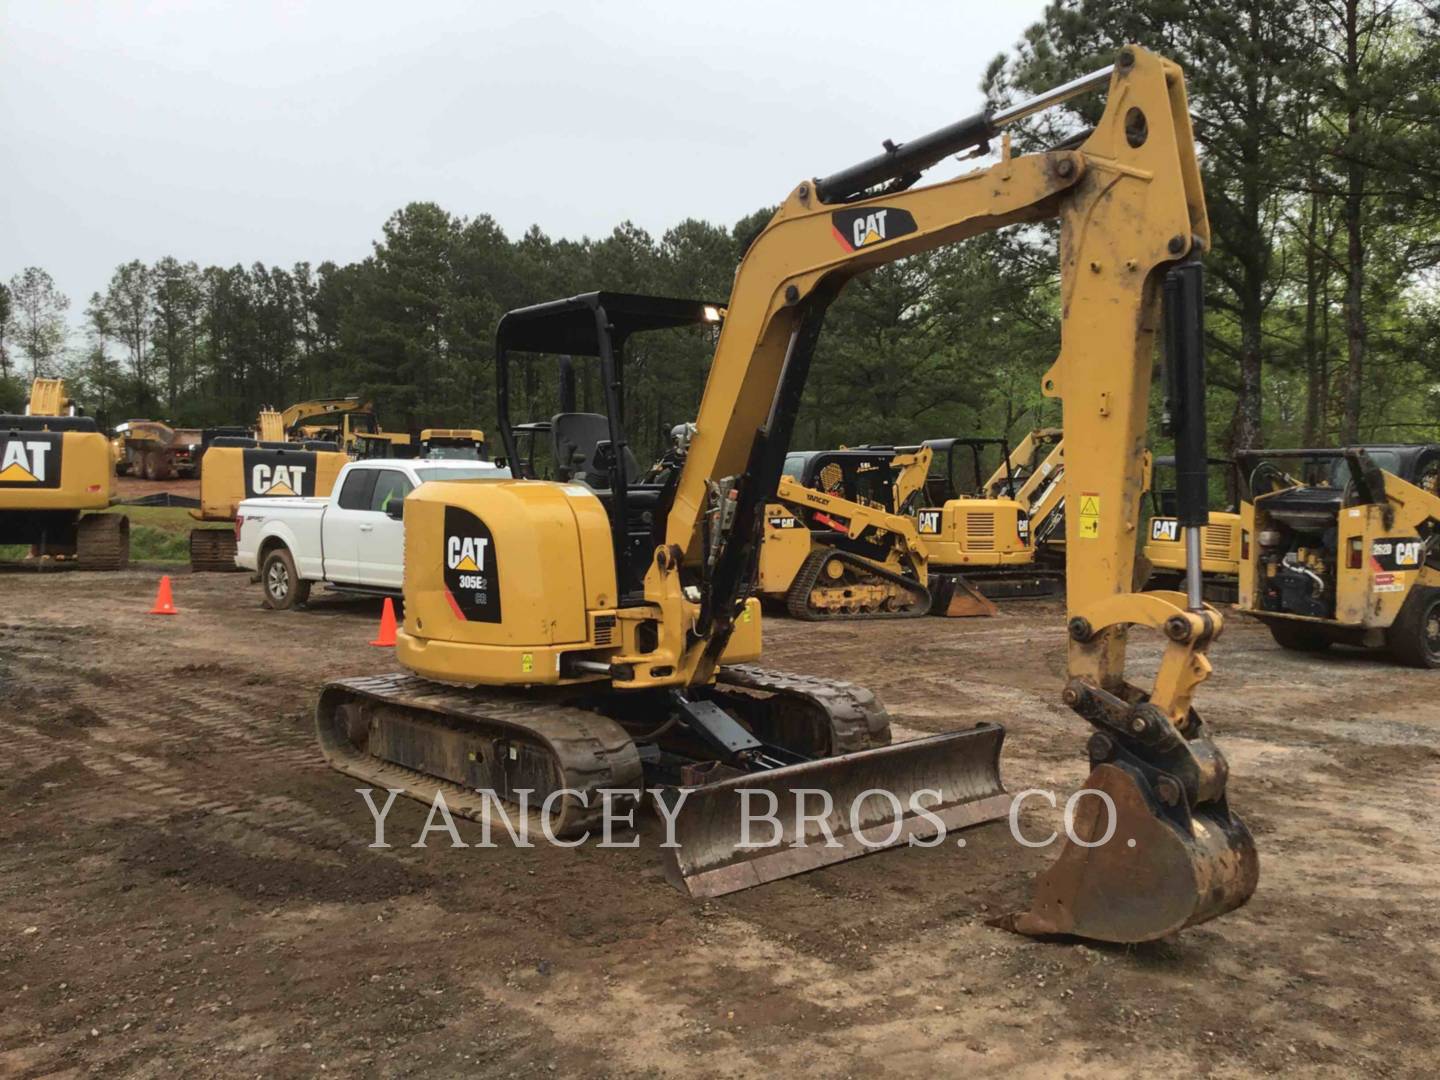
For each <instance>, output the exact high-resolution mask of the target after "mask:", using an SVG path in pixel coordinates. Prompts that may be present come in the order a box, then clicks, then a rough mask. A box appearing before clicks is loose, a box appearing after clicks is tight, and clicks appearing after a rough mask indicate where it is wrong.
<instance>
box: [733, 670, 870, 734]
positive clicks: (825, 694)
mask: <svg viewBox="0 0 1440 1080" xmlns="http://www.w3.org/2000/svg"><path fill="white" fill-rule="evenodd" d="M715 682H716V685H717V686H719V687H721V688H724V687H726V686H737V687H743V688H744V689H746V690H757V691H761V692H763V693H768V694H777V695H784V696H786V697H796V698H802V699H804V700H806V701H809V702H810V703H811V704H813V705H815V707H816V708H819V709H821V710H823V711H824V712H825V714H826V715H827V716H828V717H829V718H830V748H831V752H832V753H835V754H851V753H854V752H856V751H858V750H870V749H873V748H874V747H877V746H889V745H890V714H889V713H888V712H886V711H885V706H883V705H881V704H880V702H879V701H878V700H876V698H875V695H874V694H872V693H871V692H870V691H869V690H866V689H865V688H864V687H863V686H856V685H855V684H854V683H849V682H832V681H830V680H828V679H821V678H817V677H815V676H813V675H795V674H792V673H790V672H788V671H770V670H769V669H767V668H761V667H756V666H754V665H753V664H734V665H731V666H729V667H722V668H721V669H720V671H719V673H718V674H717V676H716V678H715Z"/></svg>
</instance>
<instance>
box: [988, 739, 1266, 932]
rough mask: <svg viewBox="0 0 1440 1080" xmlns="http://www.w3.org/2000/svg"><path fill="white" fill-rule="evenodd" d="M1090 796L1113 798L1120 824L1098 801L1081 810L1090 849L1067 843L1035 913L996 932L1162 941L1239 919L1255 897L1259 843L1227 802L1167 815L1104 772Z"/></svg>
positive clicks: (1116, 770)
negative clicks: (1232, 916)
mask: <svg viewBox="0 0 1440 1080" xmlns="http://www.w3.org/2000/svg"><path fill="white" fill-rule="evenodd" d="M1085 786H1086V788H1089V789H1093V790H1096V791H1101V792H1104V793H1105V794H1106V795H1108V796H1109V798H1110V800H1111V801H1112V802H1113V804H1114V817H1113V819H1112V818H1111V816H1110V811H1109V809H1108V807H1107V806H1106V804H1105V803H1104V801H1103V800H1102V799H1100V798H1098V797H1090V798H1087V799H1085V800H1083V801H1082V802H1081V803H1080V804H1078V806H1077V808H1076V815H1075V825H1074V829H1075V832H1074V835H1075V837H1076V838H1078V839H1080V840H1082V841H1083V842H1084V843H1083V844H1076V843H1075V842H1074V841H1073V840H1067V841H1066V843H1065V847H1064V848H1063V849H1062V850H1061V852H1060V857H1059V858H1058V859H1057V860H1056V861H1055V863H1054V864H1053V865H1052V866H1051V867H1050V868H1049V869H1048V870H1047V871H1045V873H1044V874H1043V875H1041V877H1040V878H1039V880H1038V881H1037V882H1036V887H1035V898H1034V902H1033V905H1032V907H1031V910H1029V911H1026V912H1018V913H1016V914H1013V915H1006V916H1004V917H1002V918H1000V919H998V920H996V924H997V925H999V926H1002V927H1004V928H1005V929H1008V930H1014V931H1016V932H1017V933H1021V934H1028V935H1031V936H1047V935H1055V934H1065V935H1073V936H1077V937H1083V938H1090V939H1091V940H1094V941H1111V942H1140V941H1154V940H1157V939H1159V938H1162V937H1166V936H1168V935H1170V934H1174V933H1176V932H1178V931H1180V930H1183V929H1184V928H1185V927H1187V926H1191V925H1194V924H1195V923H1200V922H1204V921H1205V920H1207V919H1213V918H1215V917H1216V916H1217V915H1223V914H1225V912H1227V911H1233V910H1234V909H1236V908H1238V907H1240V905H1242V904H1243V903H1245V901H1246V900H1248V899H1249V898H1250V895H1251V893H1253V892H1254V891H1255V885H1256V883H1257V881H1258V880H1259V876H1260V869H1259V859H1258V857H1257V856H1256V854H1255V841H1254V840H1253V839H1252V838H1251V836H1250V830H1249V829H1247V828H1246V827H1245V823H1244V822H1242V821H1241V820H1240V819H1239V818H1238V817H1235V816H1234V815H1233V814H1231V813H1230V812H1229V811H1228V809H1226V807H1225V806H1224V803H1223V802H1221V803H1218V804H1207V805H1203V806H1201V807H1199V808H1197V809H1196V810H1194V811H1193V812H1192V811H1191V810H1189V809H1188V808H1187V807H1186V806H1185V805H1184V799H1183V798H1182V799H1181V800H1180V801H1179V804H1178V805H1176V806H1165V805H1162V804H1161V803H1160V801H1159V800H1158V799H1156V798H1155V797H1154V795H1153V794H1152V793H1151V791H1150V788H1149V786H1148V785H1147V784H1146V783H1145V782H1144V780H1143V779H1140V778H1139V777H1138V775H1137V773H1136V772H1135V771H1133V770H1132V769H1131V768H1130V767H1127V766H1125V765H1122V764H1104V765H1099V766H1097V767H1096V768H1095V769H1094V770H1093V771H1092V772H1091V774H1090V778H1089V780H1088V781H1086V784H1085ZM1112 820H1113V825H1114V828H1113V831H1111V823H1112ZM1107 831H1109V832H1110V835H1109V838H1108V839H1106V834H1107ZM1101 840H1104V841H1105V842H1103V843H1100V842H1099V841H1101ZM1085 845H1094V846H1085Z"/></svg>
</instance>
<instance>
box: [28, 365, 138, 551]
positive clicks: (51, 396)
mask: <svg viewBox="0 0 1440 1080" xmlns="http://www.w3.org/2000/svg"><path fill="white" fill-rule="evenodd" d="M114 464H115V462H114V457H113V456H112V450H111V446H110V440H109V439H108V438H107V437H106V436H105V433H104V432H102V431H101V430H100V428H99V426H98V425H97V424H96V423H95V420H94V418H92V417H89V416H80V415H78V413H77V410H76V409H75V407H74V405H73V404H72V403H71V401H70V399H69V398H68V397H67V396H66V394H65V380H63V379H36V380H35V381H34V383H33V384H32V385H31V387H30V402H29V404H28V405H27V406H26V408H25V414H24V415H23V416H15V415H0V544H28V545H29V546H30V549H31V552H32V553H33V554H34V555H36V556H38V557H40V558H41V559H45V558H61V559H73V560H74V561H75V564H76V565H77V566H78V567H79V568H80V569H81V570H123V569H124V568H125V567H126V566H127V565H128V564H129V562H130V519H129V518H128V517H126V516H125V515H124V514H103V513H97V512H96V511H100V510H105V509H108V508H109V507H110V505H111V504H112V503H114V501H115V495H116V484H115V468H114Z"/></svg>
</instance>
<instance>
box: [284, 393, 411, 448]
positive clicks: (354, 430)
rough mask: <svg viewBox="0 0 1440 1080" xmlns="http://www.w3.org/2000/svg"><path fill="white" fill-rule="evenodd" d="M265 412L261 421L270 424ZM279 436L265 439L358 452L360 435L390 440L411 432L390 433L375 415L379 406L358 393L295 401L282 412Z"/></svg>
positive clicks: (403, 436)
mask: <svg viewBox="0 0 1440 1080" xmlns="http://www.w3.org/2000/svg"><path fill="white" fill-rule="evenodd" d="M273 411H274V410H263V411H262V412H261V425H262V426H265V424H266V413H267V412H269V413H273ZM275 423H276V421H274V420H273V419H272V420H271V421H270V433H273V432H274V424H275ZM278 423H279V432H280V438H279V439H264V440H263V441H265V442H283V441H287V440H288V441H290V442H331V443H336V444H338V445H339V447H340V449H342V450H344V451H345V452H346V453H348V454H354V453H355V442H356V439H358V438H361V437H370V438H381V439H387V440H394V439H403V440H404V441H405V442H407V443H408V442H409V441H410V440H409V436H408V435H401V436H396V435H393V434H392V435H387V434H385V433H384V432H382V431H381V429H380V422H379V420H378V419H376V416H375V406H374V405H372V404H370V403H369V402H368V401H361V400H360V398H359V397H358V396H356V395H354V394H351V395H349V396H348V397H339V398H314V399H312V400H310V401H302V402H300V403H299V404H297V405H291V406H290V407H289V408H288V409H286V410H284V411H283V412H282V413H280V416H279V421H278Z"/></svg>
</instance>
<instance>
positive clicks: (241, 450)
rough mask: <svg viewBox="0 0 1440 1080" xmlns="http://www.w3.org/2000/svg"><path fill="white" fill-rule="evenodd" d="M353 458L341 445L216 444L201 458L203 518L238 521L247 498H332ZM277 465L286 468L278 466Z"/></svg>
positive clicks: (195, 514)
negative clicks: (267, 447)
mask: <svg viewBox="0 0 1440 1080" xmlns="http://www.w3.org/2000/svg"><path fill="white" fill-rule="evenodd" d="M349 461H350V458H349V455H347V454H344V453H341V452H340V451H338V450H301V449H300V448H299V447H298V446H297V447H296V448H295V449H293V450H290V449H286V450H283V451H277V450H265V449H261V448H258V447H248V446H212V447H210V448H209V449H207V450H206V451H205V454H204V456H203V457H202V458H201V460H200V509H199V510H198V511H196V510H192V511H190V516H191V517H193V518H195V519H196V520H197V521H233V520H234V518H235V508H236V507H237V506H239V505H240V500H241V499H250V498H254V497H256V496H267V497H277V496H283V495H313V496H315V497H316V498H321V499H323V498H326V497H327V496H328V495H329V494H330V493H331V492H332V491H334V490H335V479H336V477H338V476H339V475H340V470H341V469H343V468H344V467H345V465H346V464H347V463H348V462H349ZM277 466H283V469H281V470H280V471H277Z"/></svg>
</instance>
